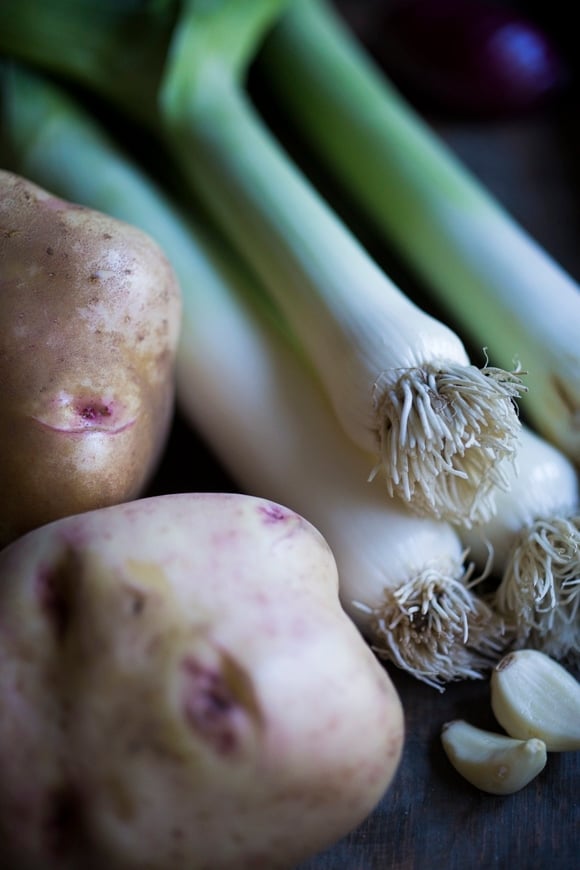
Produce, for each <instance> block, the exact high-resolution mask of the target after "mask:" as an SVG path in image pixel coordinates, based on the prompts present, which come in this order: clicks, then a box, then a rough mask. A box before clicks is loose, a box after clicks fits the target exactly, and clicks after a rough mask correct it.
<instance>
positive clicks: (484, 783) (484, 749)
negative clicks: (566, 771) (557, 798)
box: [441, 719, 547, 795]
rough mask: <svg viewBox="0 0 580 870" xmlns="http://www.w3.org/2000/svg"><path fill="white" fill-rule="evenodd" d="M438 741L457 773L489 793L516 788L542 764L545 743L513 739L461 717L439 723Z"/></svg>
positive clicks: (533, 739) (544, 758)
mask: <svg viewBox="0 0 580 870" xmlns="http://www.w3.org/2000/svg"><path fill="white" fill-rule="evenodd" d="M441 742H442V744H443V748H444V749H445V752H446V754H447V757H448V758H449V761H450V762H451V764H452V765H453V767H454V768H455V769H456V770H457V772H458V773H460V774H461V775H462V776H463V777H464V778H465V779H466V780H467V781H468V782H470V783H471V784H472V785H474V786H475V787H476V788H479V789H481V791H486V792H489V793H490V794H498V795H506V794H513V793H514V792H516V791H519V790H520V789H522V788H524V786H526V785H528V783H529V782H531V781H532V779H534V777H536V776H537V775H538V774H539V773H540V771H542V770H543V769H544V767H545V765H546V758H547V755H546V745H545V743H544V742H543V741H542V740H538V739H536V738H532V739H531V740H517V739H515V738H513V737H507V736H506V735H505V734H494V733H493V732H491V731H484V730H482V729H481V728H476V727H475V726H474V725H470V724H469V723H468V722H465V721H464V720H463V719H456V720H454V721H453V722H447V723H446V724H445V725H444V726H443V730H442V732H441Z"/></svg>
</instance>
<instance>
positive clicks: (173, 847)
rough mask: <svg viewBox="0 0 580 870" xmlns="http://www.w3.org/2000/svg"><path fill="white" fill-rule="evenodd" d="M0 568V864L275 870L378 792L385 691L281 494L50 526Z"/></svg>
mask: <svg viewBox="0 0 580 870" xmlns="http://www.w3.org/2000/svg"><path fill="white" fill-rule="evenodd" d="M0 577H1V578H2V582H1V583H0V662H2V667H1V668H0V704H1V705H2V710H3V715H2V717H0V769H1V770H2V777H1V778H0V844H1V845H0V866H2V867H4V866H7V867H10V866H12V865H13V866H14V867H15V868H16V867H17V868H18V870H57V868H58V870H77V868H78V870H102V868H103V867H106V868H107V870H142V868H144V867H147V870H178V868H187V870H216V868H219V870H243V868H248V870H249V868H263V870H277V868H291V867H293V866H295V865H296V863H297V862H298V861H300V860H302V859H303V858H305V857H307V856H309V855H311V854H314V853H315V852H316V851H318V850H319V849H322V848H324V847H326V846H327V845H329V844H330V843H331V842H333V841H334V840H336V839H338V838H340V837H341V836H343V835H345V834H346V833H347V832H348V831H349V830H350V829H352V828H353V827H355V826H356V825H357V824H358V823H360V822H361V821H362V820H363V818H364V817H365V816H366V815H368V813H369V812H370V811H371V810H372V809H373V808H374V806H375V805H376V803H377V802H378V801H379V799H380V798H381V797H382V795H383V793H384V791H385V789H387V787H388V786H389V784H390V783H391V781H392V778H393V776H394V773H395V771H396V769H397V766H398V763H399V759H400V753H401V747H402V741H403V717H402V711H401V705H400V701H399V698H398V696H397V694H396V692H395V690H394V688H393V685H392V683H391V681H390V679H389V677H388V675H387V673H386V671H385V670H384V669H383V667H382V666H381V665H380V664H379V662H378V661H377V660H376V658H375V657H374V656H373V654H372V653H371V651H370V649H369V648H368V646H367V645H366V644H365V643H364V641H363V640H362V638H361V636H360V634H359V633H358V632H357V630H356V629H355V627H354V625H353V623H352V622H351V621H350V620H349V619H348V617H347V616H346V615H345V613H344V611H343V610H342V609H341V607H340V604H339V600H338V578H337V571H336V564H335V562H334V558H333V556H332V554H331V552H330V550H329V548H328V546H327V545H326V543H325V541H324V540H323V538H322V537H321V536H320V534H319V533H318V532H317V531H316V530H315V529H314V528H313V527H312V526H311V525H310V524H309V523H307V522H306V521H305V520H304V519H302V518H301V517H300V516H298V515H297V514H295V513H293V512H292V511H290V510H288V509H286V508H284V507H283V506H280V505H277V504H274V503H272V502H268V501H265V500H263V499H258V498H253V497H251V496H242V495H236V494H212V493H207V494H206V493H204V494H180V495H168V496H158V497H155V498H149V499H143V500H141V501H137V502H135V503H133V504H129V505H119V506H115V507H110V508H107V509H104V510H100V511H95V512H91V513H87V514H84V515H82V516H78V517H69V518H66V519H63V520H59V521H57V522H55V523H52V524H50V525H48V526H45V527H43V528H42V529H38V530H36V531H33V532H31V533H29V534H28V535H26V536H24V537H23V538H21V539H20V540H19V541H16V542H15V543H13V544H12V545H10V546H9V547H7V548H6V549H5V550H4V551H3V553H0ZM2 850H3V854H2Z"/></svg>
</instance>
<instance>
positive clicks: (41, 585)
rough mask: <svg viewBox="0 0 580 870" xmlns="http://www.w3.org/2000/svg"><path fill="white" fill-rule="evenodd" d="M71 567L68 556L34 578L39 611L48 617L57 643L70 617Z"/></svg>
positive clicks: (64, 632) (62, 636)
mask: <svg viewBox="0 0 580 870" xmlns="http://www.w3.org/2000/svg"><path fill="white" fill-rule="evenodd" d="M72 575H73V565H72V562H71V557H70V554H65V555H64V557H63V558H62V559H61V560H60V561H59V562H58V563H57V564H56V565H51V566H50V567H49V568H45V569H43V570H41V571H40V572H39V574H38V576H37V578H36V589H37V595H38V601H39V603H40V607H41V610H42V611H43V612H44V613H45V614H46V616H47V617H48V619H49V621H50V623H51V625H52V627H53V630H54V634H55V636H56V639H57V640H58V641H62V640H63V639H64V637H65V635H66V633H67V631H68V628H69V625H70V621H71V615H72V607H73V602H72V593H73V584H74V582H75V581H74V578H73V576H72Z"/></svg>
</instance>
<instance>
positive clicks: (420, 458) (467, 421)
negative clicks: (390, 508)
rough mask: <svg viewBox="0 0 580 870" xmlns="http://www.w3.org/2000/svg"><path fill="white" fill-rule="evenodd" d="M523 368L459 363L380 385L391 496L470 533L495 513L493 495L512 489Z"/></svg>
mask: <svg viewBox="0 0 580 870" xmlns="http://www.w3.org/2000/svg"><path fill="white" fill-rule="evenodd" d="M520 374H523V372H521V369H516V370H515V371H513V372H507V371H505V370H504V369H499V368H493V367H484V368H481V369H479V368H477V367H476V366H470V365H468V366H466V365H459V364H449V365H446V368H445V370H442V369H438V368H435V367H433V366H431V367H428V368H426V367H424V368H412V369H405V370H402V371H401V376H400V378H399V380H398V381H397V384H396V386H395V387H393V388H392V389H389V390H387V391H386V392H383V391H381V390H380V384H379V383H377V386H376V390H377V394H378V393H379V392H380V393H381V396H380V399H379V398H378V399H377V406H376V411H377V415H378V420H379V425H378V437H379V443H380V457H381V460H380V463H379V464H378V466H377V467H376V468H375V469H374V471H373V473H372V475H371V477H374V476H376V474H377V473H379V472H383V476H384V478H385V482H386V485H387V490H388V492H389V495H390V496H393V495H396V496H398V497H399V498H402V499H403V500H404V501H405V502H406V503H408V504H409V506H410V507H411V509H412V510H413V511H414V512H415V513H417V514H422V515H429V516H434V517H436V518H438V519H444V520H448V521H449V522H453V523H456V524H461V525H464V526H467V527H468V528H469V527H470V526H471V525H473V524H475V523H478V522H487V521H488V520H489V519H491V517H492V516H493V515H494V513H495V500H494V489H495V488H499V489H503V490H506V489H508V488H509V473H508V472H509V463H510V462H513V461H514V459H515V455H516V451H517V446H518V435H519V431H520V422H519V417H518V412H517V407H516V404H515V400H516V399H517V398H519V396H520V395H521V394H522V393H523V392H525V389H526V388H525V387H524V385H523V383H522V381H521V378H520Z"/></svg>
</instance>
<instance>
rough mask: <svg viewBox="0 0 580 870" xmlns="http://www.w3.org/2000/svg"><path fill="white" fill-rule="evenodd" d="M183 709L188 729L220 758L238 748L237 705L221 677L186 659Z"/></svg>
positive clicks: (216, 671) (194, 661)
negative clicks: (199, 737)
mask: <svg viewBox="0 0 580 870" xmlns="http://www.w3.org/2000/svg"><path fill="white" fill-rule="evenodd" d="M182 668H183V705H184V713H185V718H186V720H187V722H188V724H189V725H190V726H191V728H192V729H193V730H194V731H196V732H197V733H198V734H199V735H200V736H201V737H203V738H204V739H205V740H207V741H208V743H210V744H211V745H212V746H213V748H214V749H215V751H216V752H217V753H219V754H220V755H231V754H232V753H233V752H235V750H236V749H237V746H238V733H237V727H236V721H235V720H236V714H237V712H238V709H239V707H238V703H237V700H236V698H234V696H233V694H232V691H231V688H230V686H229V685H228V684H227V682H226V680H225V678H224V675H223V674H222V673H221V672H220V671H219V670H218V669H217V667H215V666H212V665H210V664H206V663H203V662H200V661H197V660H196V659H195V658H193V657H191V656H190V657H188V658H186V659H185V661H184V662H183V665H182Z"/></svg>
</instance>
